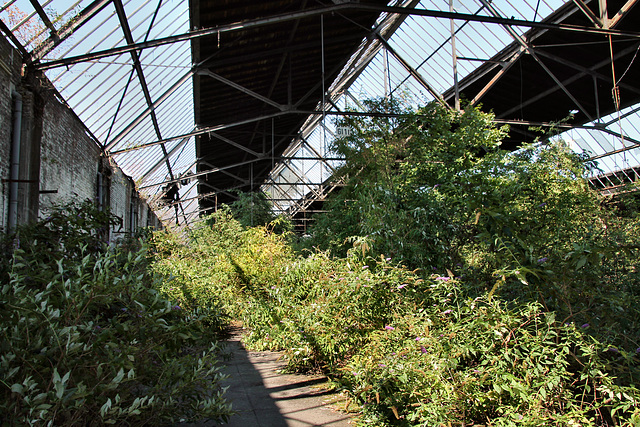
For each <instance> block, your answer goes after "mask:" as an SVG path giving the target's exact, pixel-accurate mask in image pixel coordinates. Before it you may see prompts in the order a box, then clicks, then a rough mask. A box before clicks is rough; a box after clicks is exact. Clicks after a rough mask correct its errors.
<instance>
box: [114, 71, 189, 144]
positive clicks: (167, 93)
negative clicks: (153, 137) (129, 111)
mask: <svg viewBox="0 0 640 427" xmlns="http://www.w3.org/2000/svg"><path fill="white" fill-rule="evenodd" d="M192 75H193V70H191V69H190V70H189V71H188V72H187V73H185V75H184V76H182V78H180V79H179V80H178V81H177V82H175V83H174V84H173V85H172V86H171V87H170V88H169V89H167V91H165V92H164V93H163V94H162V95H161V96H160V97H159V98H158V99H157V100H156V101H155V102H154V103H152V104H151V105H149V106H147V108H146V109H145V110H144V111H143V112H142V113H141V114H140V115H138V117H136V118H135V119H134V120H133V121H132V122H131V123H129V125H127V127H125V128H124V129H123V130H122V131H121V132H120V133H119V134H118V135H117V136H115V137H114V138H113V140H111V142H109V143H107V145H105V147H104V149H105V150H106V151H108V152H111V149H112V148H113V147H115V146H116V145H117V144H118V143H120V142H121V141H122V140H123V139H124V137H125V136H126V135H127V134H128V133H129V132H131V130H133V129H134V128H135V127H136V126H137V125H138V124H139V123H140V122H142V120H144V119H145V118H146V117H147V116H148V115H149V114H151V113H152V112H153V110H155V109H156V108H157V107H158V105H160V104H162V102H164V101H165V100H166V99H167V98H168V97H169V96H171V95H172V94H173V93H174V92H175V91H176V90H178V88H179V87H180V86H182V84H183V83H184V82H186V81H187V80H188V79H189V78H190V77H191V76H192ZM185 136H188V135H180V136H177V137H174V138H169V139H166V140H163V139H160V140H159V141H156V142H155V143H153V144H152V145H158V144H162V143H164V142H166V141H169V140H171V139H179V138H183V137H185ZM145 146H146V145H145ZM140 148H144V147H140ZM124 151H127V150H124ZM116 152H123V150H116V151H113V152H111V153H112V154H114V153H116Z"/></svg>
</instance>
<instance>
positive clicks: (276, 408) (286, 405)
mask: <svg viewBox="0 0 640 427" xmlns="http://www.w3.org/2000/svg"><path fill="white" fill-rule="evenodd" d="M240 337H241V330H240V328H234V329H232V330H231V337H230V338H229V340H228V341H227V342H226V344H227V348H226V352H228V353H230V354H231V359H230V360H229V361H228V362H226V363H227V366H226V367H225V369H223V371H222V372H223V373H225V374H227V375H228V376H229V378H227V379H226V380H225V381H223V382H222V384H221V385H222V386H223V387H226V386H228V387H229V388H228V389H227V392H226V394H225V397H226V398H227V400H228V401H229V402H231V403H232V405H233V410H234V411H235V412H237V414H236V415H234V416H232V417H231V419H230V420H229V422H228V423H227V424H215V423H213V422H202V423H196V424H191V426H194V427H212V426H216V425H224V426H228V427H307V426H331V427H345V426H349V425H351V424H350V423H349V420H350V418H351V417H350V415H349V414H346V413H343V412H339V411H337V410H335V409H333V408H332V407H331V402H334V401H335V400H336V399H337V397H338V396H337V395H336V393H335V392H333V391H330V390H327V389H326V388H323V387H322V384H324V383H326V378H324V377H322V376H317V375H316V376H309V375H297V374H282V373H280V371H281V370H282V368H284V366H285V364H286V363H285V362H284V361H283V360H281V359H280V356H281V355H280V354H279V353H276V352H252V351H247V350H246V349H245V348H244V346H243V345H242V343H241V342H240Z"/></svg>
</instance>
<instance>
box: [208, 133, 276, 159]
mask: <svg viewBox="0 0 640 427" xmlns="http://www.w3.org/2000/svg"><path fill="white" fill-rule="evenodd" d="M208 134H209V136H213V137H214V138H217V139H219V140H220V141H223V142H226V143H227V144H229V145H232V146H234V147H236V148H239V149H240V150H242V151H244V152H246V153H249V154H251V155H252V156H255V157H259V158H262V157H265V154H264V153H258V152H256V151H253V150H252V149H250V148H248V147H245V146H244V145H242V144H238V143H237V142H235V141H233V140H231V139H229V138H226V137H224V136H222V135H220V134H217V133H215V132H214V131H209V132H208Z"/></svg>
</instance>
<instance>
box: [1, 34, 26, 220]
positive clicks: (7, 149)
mask: <svg viewBox="0 0 640 427" xmlns="http://www.w3.org/2000/svg"><path fill="white" fill-rule="evenodd" d="M21 65H22V63H21V59H20V56H19V55H18V54H17V53H16V52H15V50H14V49H13V47H12V46H11V45H10V44H9V43H8V42H7V41H6V40H5V39H4V38H0V141H2V143H1V144H0V177H1V178H2V182H1V187H0V190H1V191H0V229H4V228H6V226H7V215H8V209H9V183H8V182H6V180H7V179H8V178H9V171H10V168H11V128H12V126H13V114H12V111H13V98H12V96H11V92H12V91H13V90H14V89H15V88H16V85H17V83H18V82H19V76H20V68H21Z"/></svg>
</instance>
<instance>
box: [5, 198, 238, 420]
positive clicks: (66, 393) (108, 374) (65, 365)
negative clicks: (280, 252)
mask: <svg viewBox="0 0 640 427" xmlns="http://www.w3.org/2000/svg"><path fill="white" fill-rule="evenodd" d="M112 221H113V217H111V216H110V215H109V214H108V213H105V212H100V211H99V210H97V209H96V208H95V206H93V205H92V204H91V203H89V202H87V203H82V204H78V203H72V204H70V205H68V206H63V207H58V208H56V209H55V210H54V211H53V212H52V213H51V216H50V217H49V218H47V219H46V220H44V221H43V222H41V223H38V224H36V225H33V226H27V227H23V228H21V229H19V230H18V232H17V235H16V236H13V238H11V239H8V241H7V242H6V243H5V247H6V248H10V247H11V245H12V244H13V245H14V249H13V250H12V251H6V253H5V257H4V259H3V262H2V265H3V269H2V272H1V274H2V288H1V292H0V306H1V307H2V310H1V311H0V330H1V331H2V332H1V333H0V378H2V387H1V390H2V398H1V399H0V419H1V420H2V423H3V425H4V424H10V425H14V424H15V425H89V424H91V425H101V424H121V425H122V424H126V425H143V424H149V423H152V424H161V423H173V422H177V421H179V420H182V419H185V420H197V419H201V418H204V417H210V418H216V419H225V418H226V417H227V416H228V415H229V414H230V408H229V406H228V405H227V404H226V402H225V400H224V399H223V393H222V390H221V389H220V387H219V386H218V385H217V383H218V381H219V380H220V379H221V374H220V373H219V366H218V365H217V356H218V353H219V347H218V345H217V340H216V337H215V334H214V333H212V331H211V329H210V328H209V325H210V323H211V319H212V316H211V315H210V313H209V312H208V310H207V308H198V309H197V310H191V311H189V312H187V311H186V310H184V309H183V308H182V307H180V306H179V305H178V304H176V303H175V302H171V301H170V300H169V299H166V298H165V297H164V296H163V295H162V294H161V293H160V292H159V291H158V290H157V288H160V287H161V283H162V282H161V277H160V276H157V275H153V274H151V273H150V272H149V271H148V268H147V266H148V259H147V258H148V254H147V252H146V250H145V249H144V246H142V247H141V246H140V244H130V245H129V246H130V247H135V246H138V249H137V250H125V249H124V248H122V247H121V246H119V245H117V244H115V245H112V246H111V247H108V246H106V245H105V244H104V243H103V242H102V236H101V231H103V230H104V229H105V227H107V226H108V225H109V223H110V222H112ZM18 242H19V247H17V246H18Z"/></svg>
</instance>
